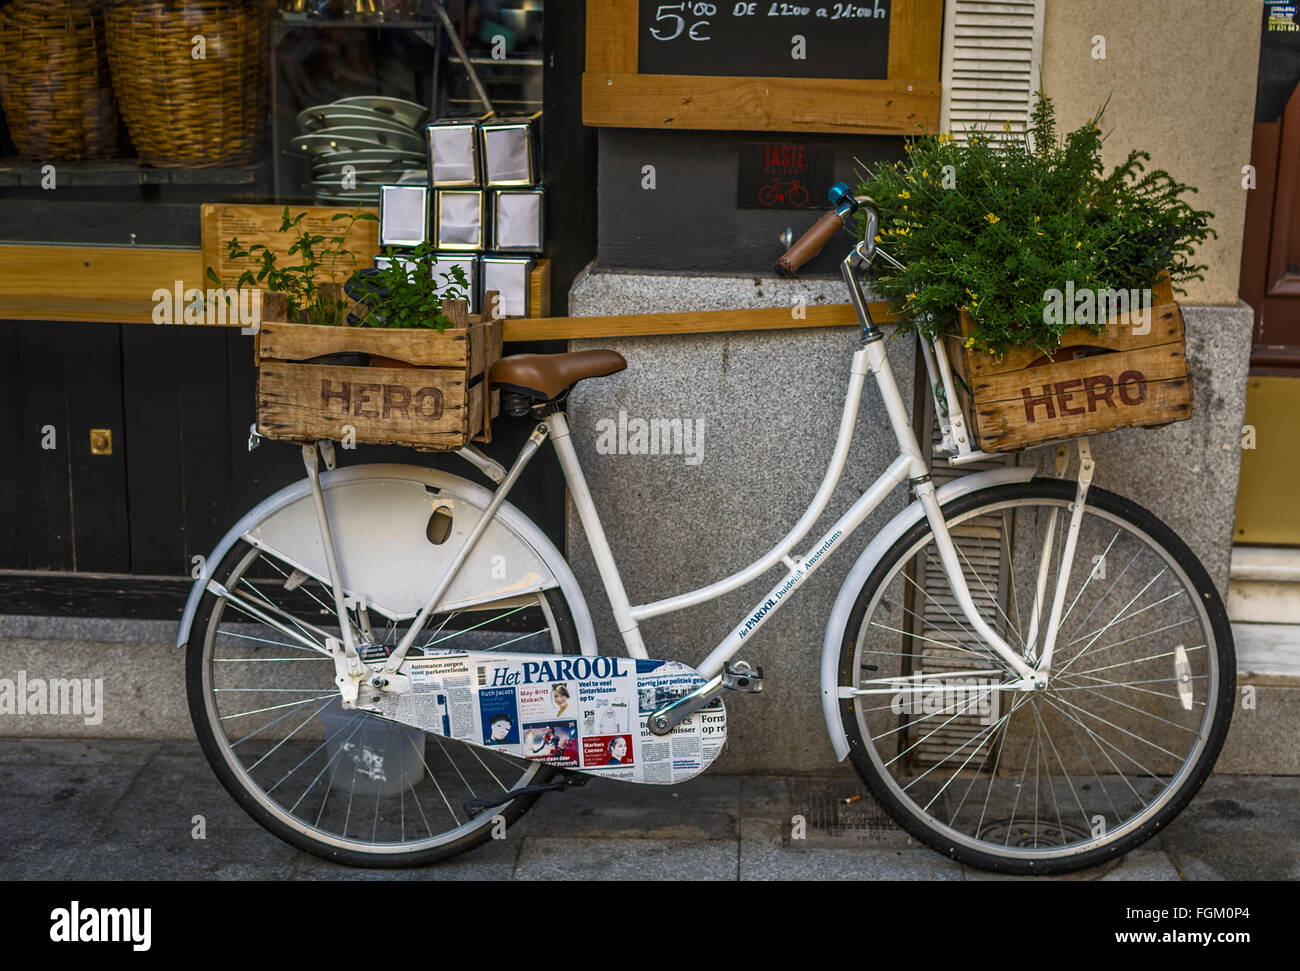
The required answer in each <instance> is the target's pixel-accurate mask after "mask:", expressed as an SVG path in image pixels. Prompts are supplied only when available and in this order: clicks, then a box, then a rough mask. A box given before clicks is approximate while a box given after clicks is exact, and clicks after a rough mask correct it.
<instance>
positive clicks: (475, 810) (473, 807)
mask: <svg viewBox="0 0 1300 971" xmlns="http://www.w3.org/2000/svg"><path fill="white" fill-rule="evenodd" d="M590 781H591V776H589V775H583V774H582V773H581V772H565V773H564V778H562V779H558V780H556V781H555V782H546V783H543V784H542V785H540V786H523V787H522V788H519V789H511V790H509V791H508V792H503V793H501V795H499V796H491V797H489V798H486V799H467V800H466V801H465V803H464V805H463V806H462V807H461V808H462V809H464V810H465V815H466V816H469V817H471V818H472V817H474V816H477V815H478V814H479V813H481V812H482V811H483V810H485V809H493V808H495V807H497V806H500V805H503V804H505V803H507V802H509V801H510V800H512V799H518V798H519V797H520V796H531V795H539V794H541V793H543V792H563V791H564V790H565V789H572V788H573V787H574V786H585V785H586V784H587V783H588V782H590Z"/></svg>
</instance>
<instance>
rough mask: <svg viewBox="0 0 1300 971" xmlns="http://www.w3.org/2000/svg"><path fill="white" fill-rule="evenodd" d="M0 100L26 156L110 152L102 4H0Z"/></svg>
mask: <svg viewBox="0 0 1300 971" xmlns="http://www.w3.org/2000/svg"><path fill="white" fill-rule="evenodd" d="M0 103H2V104H3V105H4V111H5V117H6V119H7V120H8V122H9V134H10V136H11V137H12V138H13V140H14V144H15V145H16V146H17V148H18V154H19V155H21V156H22V157H23V158H25V159H30V160H33V161H40V162H76V161H80V160H82V159H91V158H108V157H110V156H112V155H114V154H116V152H117V109H116V108H115V107H114V105H113V89H112V86H111V84H110V83H109V76H108V58H107V48H106V44H105V40H104V14H103V9H102V5H101V4H98V3H89V4H88V3H85V2H78V0H14V2H13V3H10V4H8V5H6V6H4V7H0Z"/></svg>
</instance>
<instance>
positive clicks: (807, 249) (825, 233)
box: [776, 209, 844, 276]
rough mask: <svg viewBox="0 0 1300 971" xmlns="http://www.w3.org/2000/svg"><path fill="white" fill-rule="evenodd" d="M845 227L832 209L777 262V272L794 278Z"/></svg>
mask: <svg viewBox="0 0 1300 971" xmlns="http://www.w3.org/2000/svg"><path fill="white" fill-rule="evenodd" d="M843 225H844V220H843V219H841V218H840V217H839V216H838V215H836V213H835V210H834V209H832V210H831V211H830V212H828V213H826V215H824V216H822V218H821V219H818V220H817V221H816V222H815V223H813V224H812V226H811V227H810V228H809V230H808V231H807V232H806V233H804V234H803V235H802V236H800V237H799V239H798V240H797V241H796V242H795V244H794V245H793V246H791V247H790V248H789V249H788V250H786V251H785V255H784V256H782V257H781V258H780V259H779V260H777V261H776V269H777V272H779V273H781V274H782V275H784V276H794V275H795V274H796V273H798V272H799V270H800V268H802V267H803V265H804V264H805V263H807V262H808V261H809V260H811V259H812V258H813V257H814V256H816V255H817V254H818V253H820V252H821V251H822V247H823V246H825V245H826V241H827V240H829V239H830V238H831V237H832V236H834V235H835V233H836V232H838V231H839V229H840V228H841V227H843Z"/></svg>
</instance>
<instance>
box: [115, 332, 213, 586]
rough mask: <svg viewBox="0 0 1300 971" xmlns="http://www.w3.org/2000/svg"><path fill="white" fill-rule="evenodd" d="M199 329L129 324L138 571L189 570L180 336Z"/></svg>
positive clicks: (127, 369) (130, 488) (127, 392)
mask: <svg viewBox="0 0 1300 971" xmlns="http://www.w3.org/2000/svg"><path fill="white" fill-rule="evenodd" d="M198 336H199V334H198V331H197V328H195V329H194V330H192V331H191V330H189V329H186V330H184V331H182V330H181V329H180V328H171V327H146V326H143V325H140V326H134V325H123V328H122V368H123V373H122V383H123V388H124V395H123V398H124V410H125V418H126V428H127V436H128V438H127V445H128V448H129V460H128V462H127V498H128V502H129V507H130V512H131V516H130V543H131V563H132V566H133V568H134V569H135V570H136V571H137V572H139V573H149V574H154V575H157V576H183V575H184V574H186V573H188V572H189V571H188V570H186V569H184V566H185V562H186V561H185V555H184V545H183V537H182V534H181V528H180V527H181V523H182V511H183V509H184V499H183V481H182V469H183V466H184V458H183V456H182V454H181V441H182V436H181V419H182V413H181V410H180V408H179V399H180V388H181V386H182V385H183V384H184V383H185V381H186V378H187V376H186V375H184V374H182V373H181V372H180V369H179V368H178V367H177V360H176V351H177V345H178V343H179V342H180V341H181V340H188V339H190V338H197V337H198Z"/></svg>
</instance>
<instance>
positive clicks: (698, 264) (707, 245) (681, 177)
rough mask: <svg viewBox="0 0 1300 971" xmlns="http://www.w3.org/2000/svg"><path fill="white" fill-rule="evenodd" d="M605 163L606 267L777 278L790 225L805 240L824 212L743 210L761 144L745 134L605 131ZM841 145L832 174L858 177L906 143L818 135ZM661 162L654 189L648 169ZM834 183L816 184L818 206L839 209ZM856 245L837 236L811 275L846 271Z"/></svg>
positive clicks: (601, 241) (602, 239) (602, 246)
mask: <svg viewBox="0 0 1300 971" xmlns="http://www.w3.org/2000/svg"><path fill="white" fill-rule="evenodd" d="M599 139H600V165H599V200H600V201H599V207H598V221H599V233H598V237H597V239H598V251H597V258H596V263H597V266H599V267H600V268H602V269H628V270H651V271H655V270H662V271H668V272H673V273H681V272H687V273H722V274H736V275H746V276H748V275H751V274H752V275H754V276H758V277H765V276H773V275H774V269H773V267H774V264H775V263H776V261H777V258H778V257H780V255H781V253H782V252H783V251H784V249H785V247H784V246H782V244H781V242H780V236H781V233H782V231H783V230H784V229H785V228H786V227H789V228H790V229H791V230H793V232H794V235H795V237H796V238H798V237H799V236H800V235H801V234H802V233H803V232H804V231H805V230H806V229H808V227H810V226H811V225H812V224H813V223H814V222H816V221H817V219H818V215H819V214H818V212H817V211H816V210H814V209H809V210H807V211H793V210H762V209H739V208H738V207H737V206H736V197H737V192H738V177H737V172H738V169H737V160H738V157H739V150H740V146H741V145H742V144H744V143H749V142H753V141H754V136H753V135H752V134H745V133H741V132H736V133H727V132H681V131H636V130H634V129H626V128H602V129H601V130H600V134H599ZM764 140H765V141H769V142H773V143H778V142H806V141H808V137H807V136H806V135H792V134H782V133H776V132H774V133H772V134H771V135H767V136H764ZM816 140H817V142H818V143H824V144H830V145H834V146H835V149H834V164H833V166H832V167H831V168H832V171H831V175H830V178H833V179H835V180H841V179H842V180H845V181H847V182H849V183H852V182H854V180H855V175H854V171H855V167H856V163H855V161H854V159H855V158H856V159H858V160H860V161H861V162H862V163H864V164H866V165H871V164H873V163H875V162H876V161H879V160H893V159H897V158H901V157H902V155H903V140H902V139H901V138H897V137H893V136H884V135H853V136H850V135H818V136H817V139H816ZM646 166H653V167H654V186H655V187H654V188H653V189H647V188H642V186H643V185H644V184H645V183H646V176H645V167H646ZM829 188H830V185H826V184H822V185H810V186H808V190H809V192H810V194H811V195H812V197H813V199H814V200H815V201H816V202H817V205H819V206H821V207H822V208H823V209H826V208H829V205H830V204H829V203H828V202H827V201H826V190H827V189H829ZM854 242H855V239H854V237H853V236H852V235H851V234H849V233H848V232H842V233H837V234H836V236H835V237H834V238H833V239H832V240H831V241H830V242H829V243H827V244H826V249H825V250H823V251H822V254H821V255H820V256H818V257H816V258H815V259H813V260H811V261H810V262H809V263H808V264H807V266H806V267H805V268H804V272H803V275H804V276H816V275H818V274H836V275H838V273H839V261H840V260H841V259H843V258H844V255H845V254H846V253H848V251H849V248H850V247H852V246H853V244H854Z"/></svg>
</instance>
